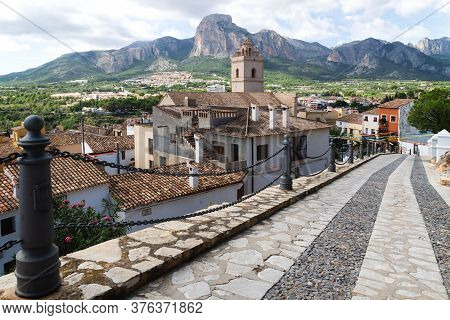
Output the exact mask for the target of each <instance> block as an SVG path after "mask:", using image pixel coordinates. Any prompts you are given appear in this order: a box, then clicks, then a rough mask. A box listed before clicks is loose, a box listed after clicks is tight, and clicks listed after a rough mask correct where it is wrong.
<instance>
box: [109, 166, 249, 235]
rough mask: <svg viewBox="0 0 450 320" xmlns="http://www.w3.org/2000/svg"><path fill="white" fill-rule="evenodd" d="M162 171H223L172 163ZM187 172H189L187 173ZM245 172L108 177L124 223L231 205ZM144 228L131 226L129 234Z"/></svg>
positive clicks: (112, 194)
mask: <svg viewBox="0 0 450 320" xmlns="http://www.w3.org/2000/svg"><path fill="white" fill-rule="evenodd" d="M159 170H163V171H165V172H178V173H180V172H181V173H189V172H191V173H193V172H194V171H192V170H196V172H202V173H204V172H208V173H214V172H216V173H220V172H223V169H222V168H219V167H217V166H215V165H213V164H211V163H202V164H198V163H190V164H185V163H182V164H176V165H172V166H166V167H163V168H160V169H159ZM190 170H191V171H190ZM245 179H246V173H245V172H236V173H232V174H227V175H221V176H202V177H188V176H185V177H175V176H163V175H158V174H150V173H125V174H121V175H116V176H110V177H109V184H110V191H111V198H112V199H114V200H115V201H117V203H118V204H119V207H120V210H121V211H120V212H119V213H118V214H119V216H120V217H121V218H122V220H124V221H141V220H152V219H161V218H171V217H179V216H183V215H185V214H189V213H193V212H195V211H198V210H201V209H205V208H207V207H209V206H211V205H215V204H222V203H226V202H232V201H235V200H237V199H239V198H241V197H242V196H243V195H244V190H243V184H244V181H245ZM145 227H147V226H141V227H133V228H132V229H130V230H129V232H132V231H136V230H139V229H143V228H145Z"/></svg>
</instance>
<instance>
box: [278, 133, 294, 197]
mask: <svg viewBox="0 0 450 320" xmlns="http://www.w3.org/2000/svg"><path fill="white" fill-rule="evenodd" d="M283 144H284V146H285V149H284V166H283V170H284V173H283V175H282V176H281V178H280V187H281V189H283V190H292V177H291V171H292V170H291V142H290V139H289V136H288V135H285V136H284V139H283Z"/></svg>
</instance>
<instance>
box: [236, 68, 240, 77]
mask: <svg viewBox="0 0 450 320" xmlns="http://www.w3.org/2000/svg"><path fill="white" fill-rule="evenodd" d="M236 78H239V69H236Z"/></svg>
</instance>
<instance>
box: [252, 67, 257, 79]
mask: <svg viewBox="0 0 450 320" xmlns="http://www.w3.org/2000/svg"><path fill="white" fill-rule="evenodd" d="M252 78H256V69H255V68H253V69H252Z"/></svg>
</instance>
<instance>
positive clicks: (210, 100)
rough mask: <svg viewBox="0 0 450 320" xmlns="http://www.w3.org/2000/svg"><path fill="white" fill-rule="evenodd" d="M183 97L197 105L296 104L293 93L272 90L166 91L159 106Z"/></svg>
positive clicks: (174, 103)
mask: <svg viewBox="0 0 450 320" xmlns="http://www.w3.org/2000/svg"><path fill="white" fill-rule="evenodd" d="M185 97H188V98H189V99H191V100H195V104H196V105H197V106H218V107H233V108H248V107H250V105H251V104H252V103H253V104H255V105H257V106H265V107H266V106H268V105H269V104H270V105H272V106H274V107H280V106H281V105H282V104H284V105H286V106H288V107H289V108H292V107H294V105H295V104H296V98H295V94H289V93H272V92H168V93H167V94H166V96H165V97H164V98H163V99H162V100H161V102H160V104H159V105H161V106H176V105H183V104H184V100H185Z"/></svg>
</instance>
